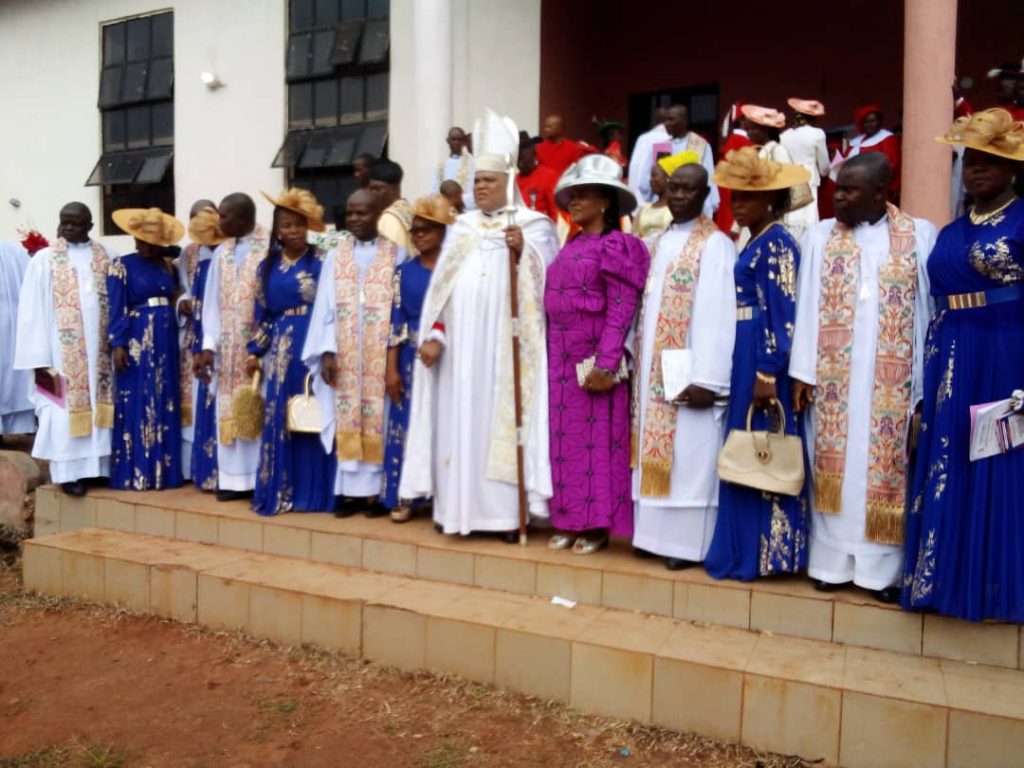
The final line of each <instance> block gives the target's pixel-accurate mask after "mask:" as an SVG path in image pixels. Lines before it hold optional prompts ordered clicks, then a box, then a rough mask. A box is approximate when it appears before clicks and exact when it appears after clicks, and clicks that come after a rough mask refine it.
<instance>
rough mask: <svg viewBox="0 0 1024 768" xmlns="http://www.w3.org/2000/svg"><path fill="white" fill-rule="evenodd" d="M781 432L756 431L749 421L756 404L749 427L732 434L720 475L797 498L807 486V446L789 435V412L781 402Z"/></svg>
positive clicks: (721, 458) (749, 412) (721, 456)
mask: <svg viewBox="0 0 1024 768" xmlns="http://www.w3.org/2000/svg"><path fill="white" fill-rule="evenodd" d="M775 407H776V409H777V410H778V414H779V422H780V424H779V431H778V432H770V431H760V430H758V431H754V430H751V428H750V422H751V419H752V417H753V415H754V405H753V403H751V405H750V408H748V409H747V428H746V429H745V430H743V429H734V430H732V431H731V432H729V436H728V437H727V438H726V439H725V445H724V446H722V450H721V452H720V453H719V454H718V476H719V477H720V478H721V479H722V480H724V481H726V482H727V483H736V484H737V485H743V486H746V487H748V488H754V489H756V490H760V491H767V492H768V493H778V494H781V495H783V496H796V495H798V494H799V493H800V490H801V489H802V488H803V485H804V447H803V441H802V440H801V439H800V438H799V437H797V436H796V435H787V434H786V413H785V411H783V410H782V405H781V404H779V403H778V402H776V403H775Z"/></svg>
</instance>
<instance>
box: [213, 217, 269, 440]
mask: <svg viewBox="0 0 1024 768" xmlns="http://www.w3.org/2000/svg"><path fill="white" fill-rule="evenodd" d="M237 243H238V240H237V239H235V238H231V239H229V240H225V241H224V245H223V250H222V251H221V253H220V258H219V263H218V265H217V267H218V269H219V270H220V279H219V281H218V282H219V284H218V286H217V291H218V296H219V299H220V341H219V342H218V352H219V354H220V369H219V371H218V374H217V435H218V440H219V442H220V443H221V444H222V445H233V444H234V442H235V420H234V418H233V417H232V415H231V404H232V402H233V400H234V396H235V392H236V391H237V390H238V389H240V388H241V387H247V386H249V381H248V379H247V377H246V375H245V358H246V355H247V352H246V346H247V345H248V343H249V340H250V339H251V338H252V336H253V333H254V332H255V327H254V326H255V323H254V316H255V306H256V291H257V289H258V287H259V271H260V264H261V263H262V262H263V259H265V258H266V256H267V248H268V246H269V245H270V242H269V239H268V234H267V230H266V229H264V228H263V227H261V226H259V225H257V226H256V228H255V229H254V230H253V233H252V247H251V248H250V249H249V254H248V255H247V256H246V257H245V261H244V262H243V263H242V266H241V267H238V266H236V264H235V246H236V245H237Z"/></svg>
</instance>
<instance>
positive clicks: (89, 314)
mask: <svg viewBox="0 0 1024 768" xmlns="http://www.w3.org/2000/svg"><path fill="white" fill-rule="evenodd" d="M107 254H108V256H109V257H110V260H111V261H114V260H115V259H116V258H118V255H117V253H115V252H114V251H113V249H111V248H107ZM51 258H52V251H51V250H50V249H49V248H44V249H42V250H41V251H39V252H37V253H36V255H35V256H33V257H32V259H31V260H30V261H29V264H28V269H27V270H26V271H25V281H24V282H23V283H22V287H21V299H20V301H19V303H18V343H17V349H16V351H15V353H14V367H15V368H17V369H20V370H32V369H35V368H54V369H55V370H57V371H58V372H60V373H61V374H63V372H64V358H63V355H62V350H61V341H60V337H59V335H58V330H57V319H56V317H55V314H54V306H53V280H52V276H51ZM68 259H69V260H70V262H71V264H72V266H73V267H74V268H75V275H76V276H77V278H78V299H79V303H80V306H81V308H82V326H83V329H84V332H85V350H86V354H87V355H88V357H89V397H90V400H91V401H92V403H91V404H92V409H93V413H95V412H96V387H97V382H96V377H97V373H98V368H97V363H98V361H99V356H100V355H101V354H110V353H109V351H108V350H107V340H106V339H101V338H100V337H99V336H100V330H99V323H100V304H99V300H98V298H97V295H96V290H97V286H96V284H95V277H94V275H93V272H92V244H91V243H89V242H85V243H68ZM30 399H31V400H32V403H33V405H34V406H35V409H36V416H37V417H38V418H39V431H38V432H36V439H35V443H34V444H33V446H32V456H33V458H36V459H46V460H48V461H49V462H50V479H51V480H52V481H53V482H55V483H70V482H74V481H75V480H81V479H84V478H89V477H107V476H109V475H110V430H109V429H99V428H97V427H95V426H94V427H93V429H92V432H91V433H90V434H89V435H84V436H82V437H71V420H70V419H69V418H68V412H67V410H66V409H65V408H62V407H61V406H59V405H57V404H56V403H54V402H53V401H52V400H50V399H49V398H47V397H45V396H43V395H40V394H38V393H37V392H35V389H34V387H33V390H32V394H31V396H30Z"/></svg>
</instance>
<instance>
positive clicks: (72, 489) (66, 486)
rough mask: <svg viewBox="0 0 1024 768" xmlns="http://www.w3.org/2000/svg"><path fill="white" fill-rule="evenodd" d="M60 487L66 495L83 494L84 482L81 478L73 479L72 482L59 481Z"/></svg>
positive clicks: (84, 489)
mask: <svg viewBox="0 0 1024 768" xmlns="http://www.w3.org/2000/svg"><path fill="white" fill-rule="evenodd" d="M60 489H61V490H62V491H64V493H66V494H67V495H68V496H85V491H86V488H85V483H83V482H82V481H81V480H75V481H74V482H72V483H61V484H60Z"/></svg>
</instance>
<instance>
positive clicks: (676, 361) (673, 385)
mask: <svg viewBox="0 0 1024 768" xmlns="http://www.w3.org/2000/svg"><path fill="white" fill-rule="evenodd" d="M661 380H662V382H663V383H664V385H665V402H671V401H673V400H675V399H676V398H678V397H679V396H680V395H681V394H683V391H684V390H685V389H686V388H687V387H688V386H690V385H691V384H692V383H693V350H692V349H663V350H661Z"/></svg>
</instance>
